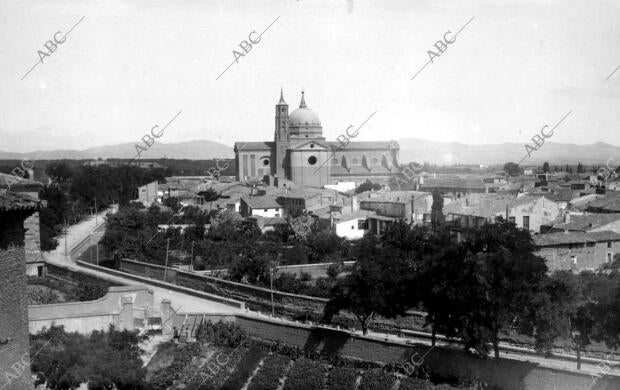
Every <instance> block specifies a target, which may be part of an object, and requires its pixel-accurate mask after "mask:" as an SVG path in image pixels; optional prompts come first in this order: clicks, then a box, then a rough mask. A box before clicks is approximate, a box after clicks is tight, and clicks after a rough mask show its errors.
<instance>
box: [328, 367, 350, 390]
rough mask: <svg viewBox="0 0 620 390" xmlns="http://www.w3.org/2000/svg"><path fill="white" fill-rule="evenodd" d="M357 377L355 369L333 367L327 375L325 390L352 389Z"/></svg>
mask: <svg viewBox="0 0 620 390" xmlns="http://www.w3.org/2000/svg"><path fill="white" fill-rule="evenodd" d="M356 379H357V370H355V369H353V368H346V367H334V368H333V369H332V370H331V371H330V372H329V376H328V377H327V390H353V389H355V381H356Z"/></svg>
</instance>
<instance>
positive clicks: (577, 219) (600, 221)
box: [545, 213, 620, 234]
mask: <svg viewBox="0 0 620 390" xmlns="http://www.w3.org/2000/svg"><path fill="white" fill-rule="evenodd" d="M545 227H546V229H545V230H546V233H558V232H565V231H568V232H600V231H612V232H615V233H618V234H620V213H614V214H586V215H571V214H570V213H566V214H564V216H563V217H559V218H557V219H556V220H555V221H553V222H551V223H550V224H548V225H546V226H545Z"/></svg>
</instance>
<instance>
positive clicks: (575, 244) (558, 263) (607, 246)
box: [532, 231, 620, 271]
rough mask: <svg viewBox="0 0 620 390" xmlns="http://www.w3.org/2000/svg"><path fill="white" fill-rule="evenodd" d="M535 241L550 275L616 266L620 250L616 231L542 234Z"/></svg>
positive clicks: (619, 239) (618, 235) (539, 254)
mask: <svg viewBox="0 0 620 390" xmlns="http://www.w3.org/2000/svg"><path fill="white" fill-rule="evenodd" d="M532 240H533V241H534V244H535V245H536V252H535V254H536V255H538V256H541V257H542V258H544V259H545V261H546V263H547V267H549V271H556V270H573V271H583V270H595V269H597V268H598V267H600V266H601V265H603V264H606V263H610V262H612V261H613V258H614V256H615V254H616V253H618V249H620V234H618V233H615V232H612V231H600V232H577V231H573V232H561V233H548V234H538V235H534V236H533V237H532Z"/></svg>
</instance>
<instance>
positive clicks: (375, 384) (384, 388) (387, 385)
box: [360, 369, 395, 390]
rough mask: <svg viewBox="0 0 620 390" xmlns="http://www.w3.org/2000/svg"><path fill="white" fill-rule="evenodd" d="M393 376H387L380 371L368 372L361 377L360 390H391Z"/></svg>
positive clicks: (391, 374)
mask: <svg viewBox="0 0 620 390" xmlns="http://www.w3.org/2000/svg"><path fill="white" fill-rule="evenodd" d="M394 380H395V377H394V374H393V373H390V374H387V373H385V372H384V371H383V370H381V369H373V370H368V371H366V372H365V373H364V376H363V377H362V385H361V386H360V390H391V389H392V387H393V386H394Z"/></svg>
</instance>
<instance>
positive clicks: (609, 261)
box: [607, 252, 614, 263]
mask: <svg viewBox="0 0 620 390" xmlns="http://www.w3.org/2000/svg"><path fill="white" fill-rule="evenodd" d="M613 259H614V254H613V253H612V252H607V262H608V263H611V261H612V260H613Z"/></svg>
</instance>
